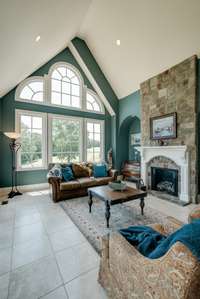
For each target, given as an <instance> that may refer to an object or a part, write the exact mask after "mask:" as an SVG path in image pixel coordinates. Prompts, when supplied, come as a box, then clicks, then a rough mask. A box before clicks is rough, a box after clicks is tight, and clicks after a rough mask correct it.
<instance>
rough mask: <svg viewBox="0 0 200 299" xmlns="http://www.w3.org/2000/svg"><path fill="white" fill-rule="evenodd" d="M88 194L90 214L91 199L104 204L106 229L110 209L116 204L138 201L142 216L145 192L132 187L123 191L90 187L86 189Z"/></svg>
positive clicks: (106, 187) (107, 187)
mask: <svg viewBox="0 0 200 299" xmlns="http://www.w3.org/2000/svg"><path fill="white" fill-rule="evenodd" d="M88 194H89V202H88V203H89V212H91V206H90V204H91V201H92V197H93V196H94V197H97V198H99V199H100V200H102V201H103V202H105V206H106V211H105V218H106V224H107V227H109V219H110V207H111V206H112V205H116V204H122V203H124V202H127V201H130V200H136V199H140V207H141V214H142V215H143V214H144V198H145V197H146V196H147V192H146V191H142V190H138V189H135V188H132V187H128V186H127V188H126V190H124V191H114V190H112V189H111V188H110V187H109V186H99V187H92V188H89V189H88ZM92 202H93V201H92Z"/></svg>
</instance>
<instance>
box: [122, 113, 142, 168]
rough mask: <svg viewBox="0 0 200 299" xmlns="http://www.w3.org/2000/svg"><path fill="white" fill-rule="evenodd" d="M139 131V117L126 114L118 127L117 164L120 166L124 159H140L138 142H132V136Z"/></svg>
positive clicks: (137, 134) (136, 134)
mask: <svg viewBox="0 0 200 299" xmlns="http://www.w3.org/2000/svg"><path fill="white" fill-rule="evenodd" d="M140 132H141V128H140V119H139V118H138V117H137V116H128V117H127V118H126V119H125V120H124V121H123V123H122V124H121V126H120V129H119V140H118V148H119V160H120V161H119V165H120V166H121V165H122V163H123V162H124V161H125V160H133V161H138V160H140V155H139V152H138V151H137V147H138V146H139V145H140V144H139V143H137V144H136V143H134V137H135V136H138V138H139V134H140Z"/></svg>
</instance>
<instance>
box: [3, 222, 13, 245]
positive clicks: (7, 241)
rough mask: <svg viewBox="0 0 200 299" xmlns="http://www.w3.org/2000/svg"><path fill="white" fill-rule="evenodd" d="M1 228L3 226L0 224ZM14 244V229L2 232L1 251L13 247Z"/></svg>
mask: <svg viewBox="0 0 200 299" xmlns="http://www.w3.org/2000/svg"><path fill="white" fill-rule="evenodd" d="M0 226H1V224H0ZM12 243H13V228H7V229H6V228H5V229H4V230H0V249H2V248H7V247H11V246H12Z"/></svg>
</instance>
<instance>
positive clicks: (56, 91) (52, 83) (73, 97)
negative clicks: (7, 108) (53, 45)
mask: <svg viewBox="0 0 200 299" xmlns="http://www.w3.org/2000/svg"><path fill="white" fill-rule="evenodd" d="M15 100H16V101H23V102H32V103H35V104H40V105H41V104H42V105H48V106H60V107H63V108H66V109H69V108H70V109H75V110H81V111H87V112H94V113H99V114H103V113H105V109H104V105H103V103H102V102H101V100H100V98H99V97H98V95H97V94H96V93H95V92H94V91H93V90H90V89H88V88H87V86H86V85H84V81H83V78H82V76H81V74H80V73H79V71H78V69H76V68H75V67H74V66H73V65H71V64H69V63H66V62H57V63H55V64H53V65H52V66H51V68H50V70H49V72H48V74H46V75H44V77H41V76H33V77H29V78H27V79H26V80H24V81H23V82H22V83H21V84H19V86H18V87H17V89H16V93H15Z"/></svg>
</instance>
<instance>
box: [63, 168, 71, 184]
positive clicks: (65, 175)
mask: <svg viewBox="0 0 200 299" xmlns="http://www.w3.org/2000/svg"><path fill="white" fill-rule="evenodd" d="M62 177H63V180H64V181H66V182H68V181H71V180H73V179H74V175H73V172H72V169H71V167H69V166H67V167H62Z"/></svg>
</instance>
